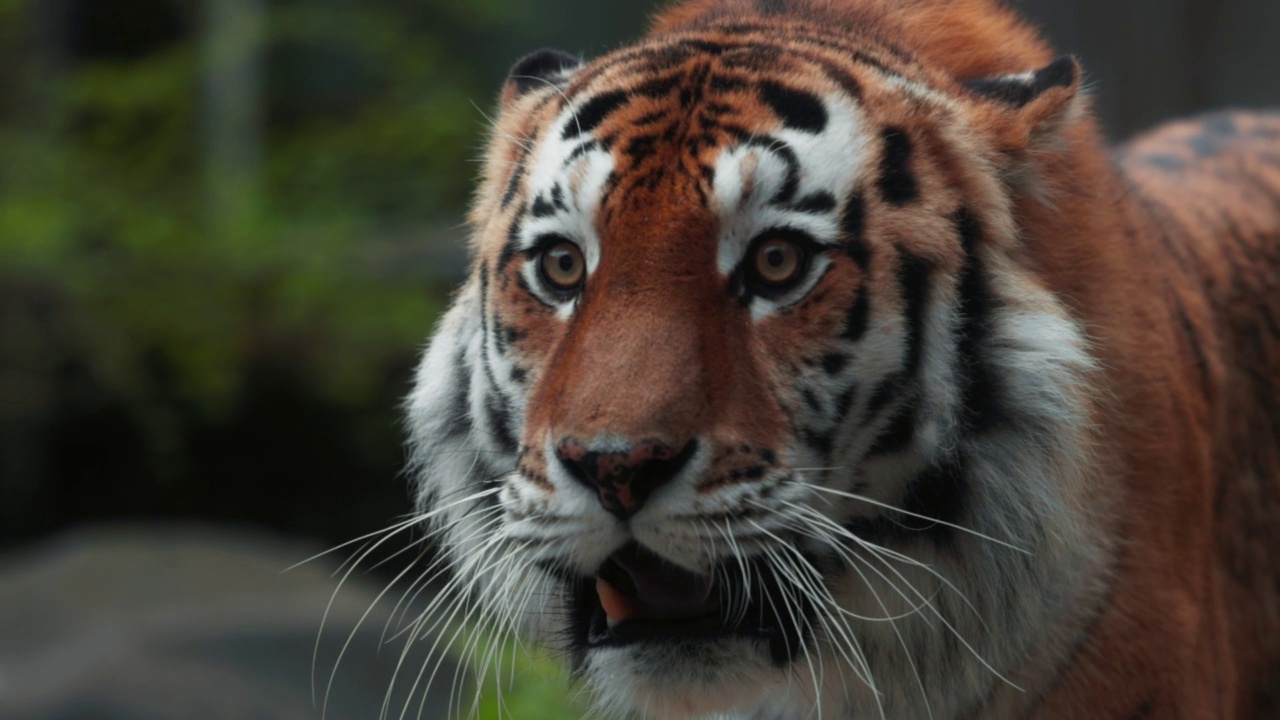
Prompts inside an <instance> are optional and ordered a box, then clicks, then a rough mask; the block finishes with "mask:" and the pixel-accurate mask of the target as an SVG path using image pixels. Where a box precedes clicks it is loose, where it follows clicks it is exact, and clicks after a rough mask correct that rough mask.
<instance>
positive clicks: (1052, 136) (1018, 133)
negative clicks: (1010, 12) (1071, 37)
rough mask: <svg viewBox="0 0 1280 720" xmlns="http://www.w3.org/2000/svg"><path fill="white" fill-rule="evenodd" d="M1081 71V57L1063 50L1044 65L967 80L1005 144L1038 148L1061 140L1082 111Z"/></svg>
mask: <svg viewBox="0 0 1280 720" xmlns="http://www.w3.org/2000/svg"><path fill="white" fill-rule="evenodd" d="M1080 76H1081V71H1080V64H1079V63H1077V62H1076V59H1075V58H1074V57H1072V56H1071V55H1063V56H1062V57H1060V58H1058V59H1056V60H1054V61H1053V62H1051V63H1049V64H1048V65H1046V66H1044V67H1042V68H1040V69H1039V70H1033V71H1031V72H1025V73H1019V74H1017V75H1000V76H996V77H986V78H977V79H973V80H964V81H962V84H963V85H964V86H965V87H966V88H967V89H968V90H969V91H970V92H971V93H973V95H975V96H976V97H977V99H978V100H979V101H980V104H981V105H984V106H985V107H983V108H982V111H983V114H984V115H985V116H986V117H985V118H984V120H986V121H987V122H984V123H983V124H984V125H986V126H987V127H990V128H992V129H994V130H996V131H997V133H998V135H999V143H1000V144H1001V145H1002V146H1003V148H1002V149H1004V150H1006V151H1014V152H1019V151H1021V152H1028V151H1030V152H1034V151H1036V150H1038V149H1043V148H1045V147H1046V146H1048V147H1052V146H1053V145H1056V144H1057V140H1058V139H1059V138H1060V133H1061V132H1062V130H1063V129H1064V128H1065V126H1066V125H1067V124H1068V123H1069V122H1070V121H1071V120H1072V119H1073V118H1074V117H1076V116H1077V115H1078V114H1079V112H1080V110H1081V108H1082V105H1083V98H1082V97H1081V96H1080Z"/></svg>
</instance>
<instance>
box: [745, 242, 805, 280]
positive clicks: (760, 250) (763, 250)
mask: <svg viewBox="0 0 1280 720" xmlns="http://www.w3.org/2000/svg"><path fill="white" fill-rule="evenodd" d="M753 262H754V263H755V274H756V277H758V278H759V279H760V280H761V281H762V282H764V283H766V284H768V285H787V284H789V283H792V282H795V281H796V280H797V279H799V277H800V274H801V272H802V271H803V270H804V252H803V251H802V250H801V249H800V247H799V246H798V245H797V244H796V243H795V242H793V241H791V240H788V239H785V238H774V239H772V240H765V241H764V242H762V243H760V244H759V245H757V246H756V253H755V258H754V260H753Z"/></svg>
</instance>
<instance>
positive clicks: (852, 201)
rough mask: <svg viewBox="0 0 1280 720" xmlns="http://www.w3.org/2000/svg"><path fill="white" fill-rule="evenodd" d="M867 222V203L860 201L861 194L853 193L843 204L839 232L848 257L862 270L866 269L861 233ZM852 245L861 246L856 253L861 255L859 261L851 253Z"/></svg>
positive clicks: (864, 249)
mask: <svg viewBox="0 0 1280 720" xmlns="http://www.w3.org/2000/svg"><path fill="white" fill-rule="evenodd" d="M866 222H867V203H866V201H865V200H863V199H862V193H859V192H855V193H853V194H852V195H850V196H849V199H848V200H845V202H844V210H843V211H842V212H841V213H840V231H841V232H842V233H843V234H844V240H845V242H846V243H849V247H850V248H851V250H850V257H853V259H854V262H857V263H858V267H860V268H862V269H863V270H866V269H867V263H866V260H867V258H866V246H865V245H864V244H863V242H862V241H863V237H862V233H863V232H864V231H865V229H866ZM854 245H859V246H861V249H860V250H858V251H857V252H858V253H860V254H861V261H859V258H858V257H857V256H854V255H853V254H852V253H853V252H854V251H853V250H852V247H853V246H854Z"/></svg>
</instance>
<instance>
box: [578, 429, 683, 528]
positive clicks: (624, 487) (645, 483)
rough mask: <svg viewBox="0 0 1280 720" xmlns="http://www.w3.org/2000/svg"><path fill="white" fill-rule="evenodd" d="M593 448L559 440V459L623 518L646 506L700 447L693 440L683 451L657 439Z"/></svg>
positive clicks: (606, 505) (603, 502)
mask: <svg viewBox="0 0 1280 720" xmlns="http://www.w3.org/2000/svg"><path fill="white" fill-rule="evenodd" d="M614 448H616V445H614V446H611V448H610V450H608V451H603V450H593V449H591V447H590V445H587V444H584V443H582V442H580V441H578V440H577V439H575V438H572V437H566V438H563V439H562V440H560V442H558V443H556V458H557V459H558V460H559V461H560V464H561V465H563V466H564V468H565V470H567V471H568V473H569V475H570V476H571V477H572V478H573V479H574V480H577V481H578V482H580V483H582V484H583V485H585V486H587V488H588V489H590V490H594V491H595V492H596V494H597V495H598V496H599V498H600V505H601V506H602V507H603V508H604V509H605V510H608V511H609V512H611V513H613V514H614V515H615V516H617V517H618V518H619V519H620V520H626V519H627V518H629V517H631V516H632V515H634V514H635V513H636V511H638V510H639V509H640V508H642V507H644V504H645V502H646V501H648V499H649V496H650V495H652V494H653V492H654V491H655V490H657V489H658V488H660V487H662V486H663V485H666V484H667V483H669V482H671V480H672V479H674V478H675V477H676V476H677V475H679V474H680V471H681V470H682V469H683V468H684V466H685V465H687V464H688V463H689V459H690V458H692V457H693V454H694V453H695V452H697V450H698V441H697V440H690V441H689V442H687V443H685V445H684V447H683V448H681V449H680V450H679V451H676V450H675V449H673V448H672V447H671V446H670V445H667V444H666V443H663V442H659V441H657V440H646V441H643V442H639V443H636V444H634V445H632V446H630V447H627V448H624V449H622V450H616V449H614Z"/></svg>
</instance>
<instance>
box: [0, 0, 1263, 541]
mask: <svg viewBox="0 0 1280 720" xmlns="http://www.w3.org/2000/svg"><path fill="white" fill-rule="evenodd" d="M652 7H653V5H652V3H649V2H637V1H635V0H632V1H630V2H613V3H601V2H597V1H596V0H568V1H561V2H551V1H550V0H543V1H541V2H529V1H527V0H483V1H477V0H359V1H357V0H319V1H308V2H302V1H301V0H295V1H294V2H287V1H285V0H222V1H220V2H211V1H206V2H199V1H197V0H111V2H104V1H103V0H0V398H3V402H2V403H0V509H2V510H0V511H2V512H3V522H0V546H3V545H4V544H12V543H23V542H30V541H32V540H35V539H38V538H40V537H42V536H46V535H48V534H49V533H53V532H56V531H58V530H59V529H62V528H65V527H67V526H69V525H74V524H76V523H81V522H85V521H89V520H100V519H103V518H154V517H175V516H176V517H201V518H215V519H218V520H228V521H235V522H243V523H250V524H254V525H261V526H266V527H269V528H273V529H278V530H281V531H284V532H288V533H294V534H301V535H306V536H310V537H314V538H317V539H320V540H323V541H324V542H336V541H339V540H342V539H345V538H348V537H352V536H354V535H356V534H359V533H361V532H364V531H368V530H371V529H374V528H376V527H380V526H381V524H383V523H385V522H386V521H387V519H388V518H390V517H392V516H394V515H396V514H398V513H401V512H404V511H406V510H407V509H408V505H407V504H406V492H405V489H404V483H403V479H402V478H399V477H398V476H397V473H398V472H399V470H400V467H401V465H402V463H403V459H404V455H403V452H402V449H401V440H402V438H401V429H400V427H399V425H398V422H399V421H398V410H397V403H398V401H399V399H400V398H401V396H403V395H404V393H405V391H406V389H407V382H408V377H409V372H410V368H411V367H412V364H413V362H414V355H415V352H416V351H417V349H418V348H419V346H420V345H421V342H422V340H423V339H424V338H425V337H426V336H427V335H428V333H429V331H430V329H431V325H432V321H433V319H434V317H435V316H436V313H437V312H438V311H439V309H440V308H441V306H442V304H443V303H444V302H445V299H446V298H447V293H448V290H449V288H450V287H451V285H452V284H453V283H454V282H455V281H456V280H457V278H458V277H459V274H460V273H461V272H462V268H463V259H462V256H463V242H464V238H463V231H462V230H460V229H459V228H458V222H459V219H460V218H461V216H462V214H463V211H464V204H465V201H466V198H467V193H468V192H469V188H470V187H471V183H472V180H473V176H474V174H475V167H476V165H475V163H474V162H472V160H474V159H475V158H476V157H477V156H478V155H479V153H480V147H481V144H482V141H483V133H484V130H485V124H486V120H485V113H486V112H489V111H490V110H491V108H492V105H493V100H492V99H493V97H494V95H495V92H496V89H497V88H498V86H499V84H500V82H501V80H502V77H503V74H504V72H505V69H506V68H507V66H508V65H509V64H510V63H511V61H512V60H513V59H514V58H516V57H517V56H519V55H520V54H522V53H523V52H525V51H527V50H529V49H532V48H535V47H539V46H542V45H555V46H560V47H563V48H565V49H568V50H571V51H574V52H582V53H585V54H586V55H589V56H590V55H595V54H599V53H601V52H605V51H607V50H609V49H611V48H613V47H616V46H617V45H618V44H620V43H622V42H624V41H625V40H626V39H628V38H630V37H634V36H635V35H637V34H638V33H640V32H641V29H642V28H643V26H644V21H645V17H646V15H647V13H648V12H650V11H651V9H652ZM1022 7H1023V8H1024V10H1025V11H1026V12H1027V13H1028V14H1029V15H1031V16H1032V17H1035V18H1037V19H1039V20H1040V21H1041V23H1042V25H1043V26H1044V27H1045V28H1046V29H1047V31H1048V33H1049V34H1050V36H1052V37H1053V39H1054V41H1055V42H1056V43H1057V45H1058V47H1059V48H1060V49H1062V50H1063V51H1068V52H1074V53H1076V54H1077V55H1079V56H1080V57H1081V59H1082V60H1083V62H1084V64H1085V67H1086V68H1087V70H1088V72H1089V77H1090V83H1089V85H1090V88H1091V90H1092V92H1093V94H1094V95H1095V97H1096V102H1097V107H1098V109H1099V112H1100V114H1101V115H1102V117H1103V118H1104V120H1105V122H1106V125H1107V127H1108V128H1109V130H1110V132H1111V134H1112V135H1113V136H1115V137H1116V138H1123V137H1125V136H1127V135H1129V134H1130V133H1132V132H1133V131H1135V130H1136V129H1138V128H1141V127H1144V126H1147V125H1150V124H1152V123H1154V122H1156V121H1158V120H1159V119H1161V118H1165V117H1171V116H1176V115H1179V114H1183V113H1188V112H1192V111H1196V110H1199V109H1203V108H1210V107H1218V106H1224V105H1265V104H1267V103H1277V102H1280V52H1277V51H1276V48H1275V45H1274V42H1275V40H1274V36H1275V33H1276V31H1277V30H1280V3H1277V2H1272V1H1270V0H1257V1H1255V2H1232V3H1221V2H1216V1H1213V0H1110V1H1100V0H1081V1H1079V2H1067V1H1064V0H1039V1H1037V2H1025V3H1022Z"/></svg>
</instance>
